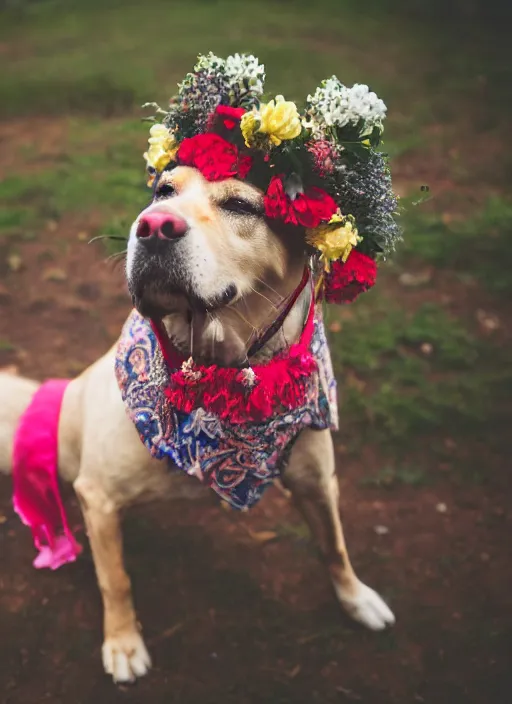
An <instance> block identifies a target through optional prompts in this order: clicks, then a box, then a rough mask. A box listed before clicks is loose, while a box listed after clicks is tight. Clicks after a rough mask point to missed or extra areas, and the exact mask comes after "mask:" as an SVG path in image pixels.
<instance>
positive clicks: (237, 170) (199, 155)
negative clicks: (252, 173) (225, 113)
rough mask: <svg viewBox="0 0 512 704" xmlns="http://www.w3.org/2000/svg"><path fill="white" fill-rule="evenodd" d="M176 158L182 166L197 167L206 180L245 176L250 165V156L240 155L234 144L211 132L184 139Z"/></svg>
mask: <svg viewBox="0 0 512 704" xmlns="http://www.w3.org/2000/svg"><path fill="white" fill-rule="evenodd" d="M176 159H177V162H178V164H181V165H182V166H193V167H194V168H196V169H198V170H199V171H200V172H201V173H202V174H203V176H204V177H205V179H206V180H207V181H223V180H224V179H226V178H233V177H234V176H239V177H240V178H245V177H246V176H247V174H248V173H249V170H250V168H251V166H252V158H251V157H250V156H240V154H239V151H238V148H237V147H236V146H235V145H234V144H231V143H230V142H228V141H227V140H225V139H224V138H223V137H220V136H219V135H218V134H213V133H211V132H206V133H205V134H198V135H196V136H195V137H188V138H187V139H184V140H183V142H182V143H181V144H180V148H179V150H178V153H177V155H176Z"/></svg>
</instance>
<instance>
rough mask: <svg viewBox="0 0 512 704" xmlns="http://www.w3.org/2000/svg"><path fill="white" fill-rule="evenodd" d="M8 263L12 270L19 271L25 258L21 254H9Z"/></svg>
mask: <svg viewBox="0 0 512 704" xmlns="http://www.w3.org/2000/svg"><path fill="white" fill-rule="evenodd" d="M7 265H8V267H9V269H10V270H11V271H14V272H16V271H19V270H20V269H21V268H22V267H23V259H22V258H21V257H20V255H19V254H9V256H8V257H7Z"/></svg>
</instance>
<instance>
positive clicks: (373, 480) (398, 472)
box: [359, 467, 428, 489]
mask: <svg viewBox="0 0 512 704" xmlns="http://www.w3.org/2000/svg"><path fill="white" fill-rule="evenodd" d="M427 481H428V477H427V474H426V472H425V471H424V470H422V469H419V468H413V467H384V468H383V469H381V470H380V471H378V472H376V473H375V474H371V475H369V476H366V477H363V478H362V479H361V480H360V482H359V483H360V485H361V486H371V487H378V488H379V489H380V488H387V489H392V488H394V487H396V486H400V485H402V486H412V487H417V486H423V485H424V484H426V483H427Z"/></svg>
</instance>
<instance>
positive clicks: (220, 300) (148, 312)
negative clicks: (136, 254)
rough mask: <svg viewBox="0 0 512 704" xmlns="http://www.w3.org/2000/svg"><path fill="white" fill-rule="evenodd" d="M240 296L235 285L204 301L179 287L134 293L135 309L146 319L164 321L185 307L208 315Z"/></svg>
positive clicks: (193, 312)
mask: <svg viewBox="0 0 512 704" xmlns="http://www.w3.org/2000/svg"><path fill="white" fill-rule="evenodd" d="M237 296H238V290H237V287H236V286H235V285H234V284H231V285H229V286H227V287H226V288H225V289H224V290H223V291H221V292H220V293H218V294H216V295H215V296H212V297H210V298H208V299H204V298H202V297H201V296H198V295H197V294H195V293H194V292H192V291H190V290H188V289H183V288H181V287H179V286H168V287H165V288H164V287H160V286H159V287H158V288H156V287H155V288H152V290H151V289H150V290H147V289H146V290H142V291H132V301H133V305H134V306H135V308H136V309H137V310H138V311H139V313H140V314H141V315H143V316H144V317H145V318H153V319H160V320H161V319H162V318H165V316H167V315H170V314H171V313H175V312H177V311H182V310H183V308H184V307H185V308H186V309H188V310H189V311H190V313H191V314H198V315H206V314H207V313H214V312H215V311H218V310H220V309H221V308H225V307H226V306H229V305H230V303H232V302H233V301H234V300H235V299H236V298H237Z"/></svg>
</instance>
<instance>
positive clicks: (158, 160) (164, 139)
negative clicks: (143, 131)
mask: <svg viewBox="0 0 512 704" xmlns="http://www.w3.org/2000/svg"><path fill="white" fill-rule="evenodd" d="M149 134H150V137H149V139H148V142H149V149H148V150H147V152H146V153H145V154H144V159H145V160H146V162H147V164H148V166H152V167H153V168H154V169H156V170H157V171H163V170H164V169H165V167H166V166H167V164H168V163H169V162H170V161H171V159H174V157H175V155H176V152H177V151H178V144H177V143H176V140H175V138H174V135H173V134H172V133H171V132H169V130H168V129H167V127H165V125H152V126H151V129H150V130H149Z"/></svg>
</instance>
